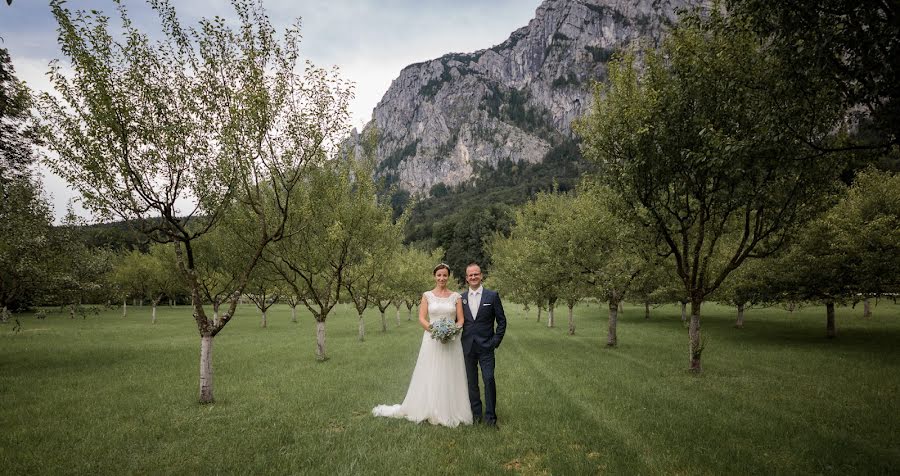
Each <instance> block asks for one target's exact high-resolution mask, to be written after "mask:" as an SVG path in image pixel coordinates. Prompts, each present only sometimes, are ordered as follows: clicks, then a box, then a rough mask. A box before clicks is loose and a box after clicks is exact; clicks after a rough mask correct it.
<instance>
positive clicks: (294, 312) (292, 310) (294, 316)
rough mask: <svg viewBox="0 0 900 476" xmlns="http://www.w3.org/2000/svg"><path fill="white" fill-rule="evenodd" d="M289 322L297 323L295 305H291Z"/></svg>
mask: <svg viewBox="0 0 900 476" xmlns="http://www.w3.org/2000/svg"><path fill="white" fill-rule="evenodd" d="M291 322H293V323H294V324H296V323H297V306H291Z"/></svg>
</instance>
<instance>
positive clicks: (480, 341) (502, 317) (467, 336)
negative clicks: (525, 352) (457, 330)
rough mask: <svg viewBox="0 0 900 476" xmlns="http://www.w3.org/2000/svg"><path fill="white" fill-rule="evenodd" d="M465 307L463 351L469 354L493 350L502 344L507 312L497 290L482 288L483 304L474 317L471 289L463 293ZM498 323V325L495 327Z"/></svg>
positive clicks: (463, 305) (463, 306)
mask: <svg viewBox="0 0 900 476" xmlns="http://www.w3.org/2000/svg"><path fill="white" fill-rule="evenodd" d="M462 299H463V303H462V308H463V318H464V320H463V332H462V346H463V352H464V353H466V354H468V353H469V352H470V351H472V350H473V348H474V350H475V351H476V352H492V351H493V350H494V349H496V348H497V347H499V346H500V341H502V340H503V334H504V333H505V332H506V314H504V313H503V303H501V302H500V295H499V294H497V292H496V291H491V290H490V289H487V288H482V293H481V305H480V306H478V313H477V314H476V315H475V318H474V319H473V318H472V312H471V311H470V310H469V289H468V288H466V291H465V292H464V293H462ZM495 324H496V327H495Z"/></svg>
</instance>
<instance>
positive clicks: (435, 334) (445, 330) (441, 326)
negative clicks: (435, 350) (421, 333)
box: [431, 319, 462, 342]
mask: <svg viewBox="0 0 900 476" xmlns="http://www.w3.org/2000/svg"><path fill="white" fill-rule="evenodd" d="M460 332H462V327H458V326H457V325H456V323H455V322H453V321H450V320H447V319H441V320H438V321H437V322H432V323H431V338H432V339H437V340H439V341H441V342H447V341H451V340H453V338H454V337H456V336H457V335H459V333H460Z"/></svg>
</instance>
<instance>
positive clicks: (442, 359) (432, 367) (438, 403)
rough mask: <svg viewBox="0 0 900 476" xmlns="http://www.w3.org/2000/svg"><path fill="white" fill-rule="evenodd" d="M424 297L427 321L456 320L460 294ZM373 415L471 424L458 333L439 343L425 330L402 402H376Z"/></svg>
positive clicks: (441, 422)
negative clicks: (443, 296) (447, 340)
mask: <svg viewBox="0 0 900 476" xmlns="http://www.w3.org/2000/svg"><path fill="white" fill-rule="evenodd" d="M425 299H426V300H427V302H428V322H432V323H433V322H437V320H438V319H447V320H450V321H456V301H457V300H459V299H460V295H459V294H457V293H451V294H450V296H448V297H445V298H440V297H437V296H435V295H434V294H433V293H432V292H431V291H428V292H426V293H425ZM372 414H373V415H375V416H383V417H393V418H406V419H407V420H410V421H414V422H416V423H419V422H421V421H426V420H427V421H428V422H429V423H432V424H435V425H444V426H449V427H455V426H457V425H459V424H466V425H469V424H471V423H472V408H471V407H470V405H469V390H468V384H467V383H466V366H465V362H464V360H463V353H462V342H461V340H460V338H459V334H457V335H456V336H455V337H454V338H453V340H451V341H449V342H441V341H439V340H436V339H432V338H431V333H429V332H425V333H424V334H423V336H422V346H421V347H420V348H419V358H418V360H416V367H415V369H413V374H412V379H410V382H409V389H408V390H407V391H406V398H404V399H403V403H401V404H400V405H378V406H377V407H375V408H373V409H372Z"/></svg>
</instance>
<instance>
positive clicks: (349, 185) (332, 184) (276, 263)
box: [265, 156, 392, 361]
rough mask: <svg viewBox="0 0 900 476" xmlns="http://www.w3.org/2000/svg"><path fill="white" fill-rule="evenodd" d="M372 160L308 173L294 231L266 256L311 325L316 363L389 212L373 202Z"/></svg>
mask: <svg viewBox="0 0 900 476" xmlns="http://www.w3.org/2000/svg"><path fill="white" fill-rule="evenodd" d="M373 167H374V166H373V164H372V162H371V161H368V160H364V159H362V158H360V159H357V158H356V157H353V156H351V157H339V158H336V159H334V160H332V161H330V162H328V163H325V164H323V165H322V166H321V167H319V168H317V169H316V170H314V171H310V175H309V183H308V187H306V188H304V193H305V194H306V198H305V199H304V200H301V201H297V202H295V207H296V208H294V209H293V210H292V215H291V220H292V222H293V221H297V223H298V224H301V223H302V224H303V226H299V225H298V226H297V227H296V232H294V233H292V234H291V235H290V236H287V237H285V239H284V240H282V241H280V242H279V243H277V244H275V246H273V247H272V249H271V250H269V251H268V252H267V254H266V257H265V259H266V261H267V262H268V263H270V264H271V265H272V266H273V268H274V269H275V270H276V272H277V273H278V274H279V275H280V276H281V277H282V279H283V280H284V282H285V283H286V284H287V285H289V286H291V287H292V289H293V290H294V292H293V294H294V295H296V296H298V297H299V298H300V299H301V300H302V302H303V304H304V305H305V306H306V308H307V309H309V310H310V312H312V314H313V318H314V319H315V320H316V359H317V360H319V361H324V360H327V359H328V355H327V352H326V339H325V337H326V334H325V322H326V320H327V319H328V316H329V315H330V314H331V310H332V309H333V308H334V306H335V305H337V304H338V303H340V302H341V293H345V292H346V280H347V278H348V276H350V275H352V274H354V273H355V272H357V271H360V267H362V266H365V264H366V263H367V258H368V252H369V251H370V244H371V239H372V237H371V236H370V233H380V232H379V231H378V229H379V227H384V226H390V224H391V215H392V210H391V208H390V206H389V205H386V204H380V203H378V201H377V197H376V186H375V182H374V180H373V175H372V173H373Z"/></svg>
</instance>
